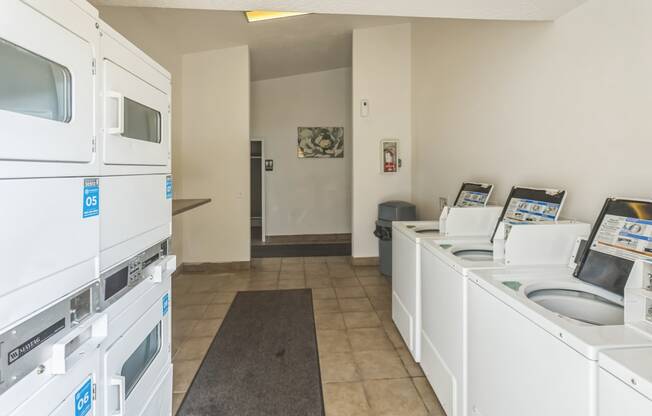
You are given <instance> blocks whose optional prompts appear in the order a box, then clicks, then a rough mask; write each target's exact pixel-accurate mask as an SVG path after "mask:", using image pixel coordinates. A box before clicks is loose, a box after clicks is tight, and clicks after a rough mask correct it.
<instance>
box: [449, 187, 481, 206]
mask: <svg viewBox="0 0 652 416" xmlns="http://www.w3.org/2000/svg"><path fill="white" fill-rule="evenodd" d="M488 196H489V194H487V193H484V192H477V191H462V192H460V197H459V198H458V200H457V204H455V206H456V207H484V206H485V205H487V197H488Z"/></svg>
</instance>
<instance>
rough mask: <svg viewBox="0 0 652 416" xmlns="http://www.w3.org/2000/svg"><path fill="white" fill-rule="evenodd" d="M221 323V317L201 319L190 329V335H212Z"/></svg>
mask: <svg viewBox="0 0 652 416" xmlns="http://www.w3.org/2000/svg"><path fill="white" fill-rule="evenodd" d="M221 325H222V319H219V318H218V319H202V320H201V321H199V322H197V323H196V324H195V326H194V327H193V328H192V331H190V333H189V336H191V337H211V338H212V337H214V336H215V334H217V331H218V330H219V329H220V326H221Z"/></svg>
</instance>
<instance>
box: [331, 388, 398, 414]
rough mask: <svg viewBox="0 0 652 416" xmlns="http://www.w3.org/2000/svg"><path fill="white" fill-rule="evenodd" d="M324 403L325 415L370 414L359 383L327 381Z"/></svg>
mask: <svg viewBox="0 0 652 416" xmlns="http://www.w3.org/2000/svg"><path fill="white" fill-rule="evenodd" d="M324 404H325V406H326V416H371V413H370V409H369V404H368V403H367V398H366V396H365V392H364V388H363V386H362V384H361V383H327V384H326V385H324ZM397 416H398V415H397Z"/></svg>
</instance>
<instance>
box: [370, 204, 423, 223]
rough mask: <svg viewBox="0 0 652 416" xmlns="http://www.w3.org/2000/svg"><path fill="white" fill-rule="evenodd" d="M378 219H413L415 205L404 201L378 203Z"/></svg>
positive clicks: (414, 216) (414, 217)
mask: <svg viewBox="0 0 652 416" xmlns="http://www.w3.org/2000/svg"><path fill="white" fill-rule="evenodd" d="M378 219H379V220H388V221H414V220H415V219H416V207H415V205H414V204H411V203H409V202H406V201H386V202H381V203H380V204H378Z"/></svg>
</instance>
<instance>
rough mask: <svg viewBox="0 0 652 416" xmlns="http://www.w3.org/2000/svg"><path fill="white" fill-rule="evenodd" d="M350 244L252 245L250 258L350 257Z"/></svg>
mask: <svg viewBox="0 0 652 416" xmlns="http://www.w3.org/2000/svg"><path fill="white" fill-rule="evenodd" d="M350 255H351V243H325V244H320V243H309V244H273V245H252V246H251V257H254V258H260V257H315V256H350Z"/></svg>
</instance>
